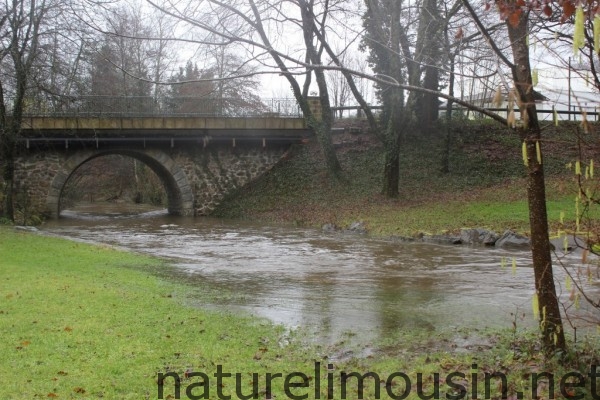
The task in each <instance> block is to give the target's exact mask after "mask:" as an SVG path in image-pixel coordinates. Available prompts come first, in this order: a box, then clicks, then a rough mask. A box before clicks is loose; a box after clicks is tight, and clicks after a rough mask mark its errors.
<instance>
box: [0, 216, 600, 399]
mask: <svg viewBox="0 0 600 400" xmlns="http://www.w3.org/2000/svg"><path fill="white" fill-rule="evenodd" d="M0 266H1V269H2V279H0V334H1V337H2V340H1V341H0V354H1V355H2V356H1V358H2V363H0V388H2V394H1V395H0V396H1V397H2V398H3V399H32V398H74V399H100V398H103V399H156V398H171V399H173V398H177V396H176V395H177V394H178V393H177V390H176V387H175V384H174V380H173V378H172V377H169V378H167V379H165V381H164V382H163V384H164V385H163V386H162V389H163V392H160V391H159V390H160V386H159V385H158V383H157V382H158V381H157V378H158V373H164V374H166V373H169V372H174V373H178V374H179V375H180V376H181V379H182V383H181V387H180V393H179V394H180V395H181V398H207V399H221V398H227V397H226V396H231V398H232V399H241V398H254V399H266V398H276V399H286V398H288V399H290V398H308V399H315V398H321V399H329V398H332V399H342V398H348V399H357V398H361V396H360V393H361V391H363V392H364V393H362V394H363V398H365V399H380V398H381V399H387V398H407V399H417V398H422V395H423V394H424V393H427V394H431V393H435V391H436V387H439V390H440V394H439V395H438V396H437V397H433V398H463V397H460V396H463V395H464V394H465V393H471V390H472V389H471V387H472V385H473V382H474V381H476V380H478V382H479V383H478V384H477V385H476V388H477V391H478V393H479V398H484V397H483V395H484V394H485V384H484V382H485V380H484V378H485V373H486V372H487V373H492V372H502V373H504V374H505V375H506V377H507V386H506V387H507V393H508V394H509V395H511V396H513V395H515V393H517V392H518V391H520V392H523V393H524V394H525V396H524V397H523V398H524V399H531V398H532V397H531V396H530V395H529V394H528V392H527V390H529V389H528V382H529V378H530V376H531V375H532V373H535V372H541V371H545V372H550V373H553V374H555V376H556V377H557V379H556V392H555V393H556V397H555V398H557V399H560V398H565V396H563V395H561V394H560V392H559V386H558V380H559V378H560V377H562V375H564V374H565V373H566V372H568V371H582V372H584V373H588V372H589V371H590V368H591V366H592V365H594V364H597V363H598V362H600V360H599V359H598V354H599V353H598V350H599V349H600V343H599V342H598V337H597V336H596V337H595V339H586V340H585V341H583V342H580V343H579V344H577V345H576V346H572V348H571V351H570V353H569V354H567V355H566V357H565V358H564V359H562V360H561V361H559V360H558V359H550V360H544V359H543V358H542V357H541V356H540V354H539V344H538V342H537V340H536V338H535V337H534V336H532V335H530V334H528V333H526V332H525V331H520V330H519V331H514V330H506V331H503V332H498V331H495V332H485V331H479V330H477V329H476V328H469V329H463V330H458V331H455V332H453V333H450V334H441V333H436V332H435V331H430V330H419V329H415V330H411V331H398V332H396V333H393V334H391V335H390V336H389V337H387V338H386V339H385V341H382V342H381V343H378V344H376V345H371V346H369V347H370V351H371V355H369V356H366V357H365V356H356V355H357V354H358V355H360V354H361V353H353V351H352V350H354V349H352V348H348V347H347V346H346V345H345V344H343V343H340V344H338V345H336V346H333V347H322V346H319V345H317V344H314V343H313V344H308V342H307V341H306V340H304V338H303V337H302V336H297V335H295V334H294V333H290V332H288V331H286V330H285V329H283V328H282V327H279V326H274V325H272V324H270V323H268V322H266V321H263V320H259V319H255V318H250V317H244V316H239V315H232V314H228V313H222V312H211V311H206V310H203V309H199V308H192V307H189V306H188V305H187V304H188V301H187V297H188V295H189V294H190V290H191V289H190V288H189V287H187V286H185V285H183V284H174V283H168V282H165V281H164V280H161V279H159V278H157V277H156V275H155V274H154V273H151V272H149V271H154V270H156V269H159V268H163V269H164V268H169V267H168V266H167V265H165V264H164V263H163V261H161V260H157V259H154V258H150V257H144V256H139V255H133V254H129V253H125V252H122V251H117V250H115V249H113V248H109V247H103V246H100V247H99V246H91V245H87V244H82V243H75V242H69V241H66V240H61V239H56V238H51V237H44V236H36V235H32V234H29V233H22V232H15V231H13V230H12V229H9V228H6V227H4V228H1V227H0ZM441 323H443V321H441ZM316 363H318V364H316ZM475 364H476V366H474V365H475ZM218 365H221V366H222V371H223V372H224V373H232V374H233V375H232V376H231V377H227V376H224V377H223V379H222V382H218V380H217V378H216V377H215V375H214V374H215V373H216V372H217V368H218ZM186 371H187V372H188V373H204V374H206V377H200V376H195V377H194V376H192V377H187V378H186V377H185V373H186ZM342 372H346V373H352V372H355V373H357V375H352V376H351V377H350V378H349V379H348V381H347V382H346V383H344V381H343V379H342V378H341V376H342V375H341V374H342ZM278 373H281V374H282V376H276V375H275V374H278ZM290 373H296V375H295V376H293V377H292V379H291V380H290V382H293V383H298V385H297V386H295V387H291V386H288V392H287V393H286V391H285V390H286V389H285V385H284V382H285V377H286V376H288V374H290ZM369 373H370V374H369ZM398 373H402V374H405V377H406V378H404V375H400V374H398ZM453 373H454V375H450V374H453ZM236 374H239V378H237V377H236ZM268 374H271V376H272V378H273V379H272V380H271V383H270V384H269V383H268V378H267V375H268ZM365 374H366V375H365ZM393 374H396V375H393ZM419 374H420V375H419ZM435 374H439V376H436V375H435ZM473 374H475V375H473ZM599 375H600V374H599ZM359 376H360V377H361V378H362V377H363V376H364V381H363V382H362V384H361V383H359V382H360V379H358V377H359ZM390 376H392V378H393V379H391V380H390V379H389V377H390ZM448 376H451V377H452V378H451V380H450V381H448V380H447V379H449V378H448ZM304 378H306V381H304ZM204 379H206V381H205V380H204ZM236 379H239V382H240V383H239V384H237V382H236ZM406 379H409V380H410V382H411V383H412V387H411V388H410V389H409V388H408V387H407V386H406V385H405V383H406V382H407V380H406ZM204 382H207V383H206V385H207V386H204ZM303 382H305V383H303ZM330 382H331V383H330ZM417 382H422V385H421V387H420V389H421V393H420V394H419V392H418V389H419V387H418V386H417ZM448 382H450V383H448ZM590 382H591V381H590V380H589V379H587V380H586V382H585V385H581V387H575V388H574V389H572V392H569V393H571V394H575V395H582V396H588V397H580V398H590V397H589V396H590V393H592V392H591V390H592V387H591V386H590ZM269 386H270V387H271V388H270V390H269V389H268V388H269ZM529 386H531V385H529ZM490 390H491V396H493V397H492V398H499V397H500V394H501V390H502V386H499V385H498V384H497V383H496V382H495V381H494V383H493V385H491V388H490ZM253 391H256V395H253V394H252V392H253ZM330 391H331V394H332V395H331V396H329V392H330ZM344 391H345V392H344ZM467 391H468V392H467ZM463 392H465V393H463ZM344 393H345V395H344ZM404 393H406V394H407V396H406V397H400V396H401V395H402V394H404ZM540 394H541V395H542V396H546V397H547V395H548V394H549V388H548V387H542V388H541V389H540ZM446 395H448V396H451V397H446ZM294 396H295V397H294ZM452 396H455V397H452ZM546 397H544V398H546ZM469 398H470V397H469ZM573 398H575V397H573Z"/></svg>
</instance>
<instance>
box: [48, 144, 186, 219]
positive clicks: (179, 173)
mask: <svg viewBox="0 0 600 400" xmlns="http://www.w3.org/2000/svg"><path fill="white" fill-rule="evenodd" d="M112 154H119V155H124V156H129V157H133V158H135V159H137V160H139V161H141V162H143V163H144V164H146V165H147V166H148V167H150V168H151V169H152V171H154V172H155V173H156V175H157V176H158V177H159V178H160V180H161V181H162V183H163V185H164V188H165V191H166V192H167V199H168V210H169V214H172V215H184V216H191V215H193V214H194V195H193V192H192V188H191V185H190V183H189V181H188V179H187V177H186V175H185V172H184V171H183V169H182V168H181V167H180V166H179V165H177V163H176V162H175V161H174V160H173V159H172V158H171V157H170V156H169V155H168V154H166V153H165V152H163V151H160V150H154V149H144V150H131V149H118V148H115V149H106V150H95V151H89V150H87V151H81V152H77V153H74V154H73V155H71V156H70V157H69V158H67V159H66V160H65V162H64V163H63V164H62V166H61V171H60V172H59V173H58V174H56V176H55V177H54V179H53V182H52V184H51V187H50V192H49V193H48V200H47V207H48V209H49V210H52V214H53V216H54V217H58V216H59V213H60V199H61V194H62V191H63V188H64V187H65V184H66V183H67V181H68V180H69V178H70V177H71V175H72V174H73V173H74V172H75V171H76V170H77V169H78V168H79V167H80V166H82V165H83V164H85V163H87V162H88V161H90V160H93V159H94V158H97V157H102V156H108V155H112Z"/></svg>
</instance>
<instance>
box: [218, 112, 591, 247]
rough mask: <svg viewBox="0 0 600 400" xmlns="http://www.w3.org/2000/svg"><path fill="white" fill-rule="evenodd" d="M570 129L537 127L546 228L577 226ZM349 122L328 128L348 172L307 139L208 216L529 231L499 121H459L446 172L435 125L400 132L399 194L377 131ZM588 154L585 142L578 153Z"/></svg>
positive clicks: (406, 229) (410, 232)
mask: <svg viewBox="0 0 600 400" xmlns="http://www.w3.org/2000/svg"><path fill="white" fill-rule="evenodd" d="M348 124H351V122H348ZM575 129H576V125H574V124H571V125H569V124H567V123H565V124H563V125H561V126H559V127H558V128H556V127H553V126H552V127H548V128H547V129H546V130H545V131H544V137H545V142H544V163H545V172H546V178H547V198H548V214H549V219H550V225H551V226H550V228H551V230H552V231H553V232H556V231H558V230H569V229H571V230H572V229H574V227H575V220H576V210H575V200H574V199H575V196H576V194H577V190H578V188H577V185H576V182H575V180H574V171H573V170H568V169H567V168H566V165H567V164H569V163H571V164H572V163H574V161H575V160H577V159H578V158H579V157H580V155H579V150H578V146H577V142H576V138H575V135H574V134H573V132H574V131H575ZM350 131H351V129H348V131H347V132H345V133H341V134H336V135H335V136H334V142H335V144H336V150H337V153H338V156H339V158H340V161H341V163H342V166H343V169H344V171H345V176H346V180H345V182H336V181H334V180H332V179H331V178H330V177H329V175H328V174H327V171H326V170H325V167H324V165H325V164H324V162H323V161H322V159H321V154H320V152H319V147H318V144H317V143H315V142H311V143H308V144H306V145H302V146H298V147H297V148H295V149H294V150H293V151H292V152H291V153H290V155H289V157H288V158H287V159H286V160H285V161H284V162H282V163H280V164H278V165H277V166H275V167H274V168H273V169H272V170H271V171H270V172H269V173H268V174H266V175H264V176H263V177H261V178H260V179H258V180H257V181H255V182H253V183H252V184H250V185H249V186H248V187H245V188H244V189H243V190H241V191H239V192H238V193H236V194H234V195H232V196H231V197H230V198H228V199H226V201H225V202H224V203H223V204H222V205H221V206H220V207H219V208H218V209H217V210H216V211H215V216H219V217H228V218H241V219H249V220H256V221H265V222H270V223H273V222H275V223H289V224H295V225H301V226H313V227H320V226H322V225H324V224H333V225H336V226H339V227H341V228H346V227H348V226H349V225H350V224H351V223H352V222H354V221H362V222H363V223H364V225H365V227H366V229H367V231H368V232H369V233H371V234H374V235H382V236H391V235H396V236H409V237H410V236H413V237H414V236H420V235H422V234H443V233H451V234H457V233H458V232H460V230H461V229H463V228H486V229H490V230H495V231H496V232H499V233H502V232H504V231H505V230H507V229H511V230H514V231H516V232H520V233H525V234H526V233H527V232H528V231H529V220H528V211H527V200H526V199H527V196H526V179H525V175H524V174H525V168H524V167H523V161H522V158H521V143H520V140H519V138H518V137H517V135H515V134H514V133H510V131H507V130H506V129H505V128H504V127H501V126H499V125H498V124H492V123H489V122H485V121H484V122H478V123H473V122H472V121H465V122H464V124H462V125H461V126H460V127H456V128H455V129H454V131H453V133H452V140H451V143H452V144H451V146H450V152H449V155H450V157H449V159H450V163H449V167H450V168H449V172H448V173H442V172H440V171H441V169H440V168H441V160H442V153H443V152H444V137H443V135H442V134H439V133H432V134H430V135H419V136H417V135H410V134H407V136H406V138H405V140H404V143H403V145H402V150H401V189H400V196H399V197H398V198H397V199H387V198H384V197H383V196H382V195H381V194H380V190H381V179H382V171H383V156H382V151H381V146H380V145H379V144H378V142H377V140H376V139H375V138H374V137H373V136H372V135H369V134H367V133H350ZM594 155H596V153H595V150H594V149H591V150H589V151H586V152H585V153H584V154H582V157H584V159H587V158H588V157H592V156H594ZM561 216H562V218H561Z"/></svg>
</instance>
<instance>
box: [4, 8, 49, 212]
mask: <svg viewBox="0 0 600 400" xmlns="http://www.w3.org/2000/svg"><path fill="white" fill-rule="evenodd" d="M1 7H2V8H3V10H2V14H3V15H2V16H1V17H0V40H1V42H0V46H1V47H0V64H1V66H2V79H0V156H1V158H2V177H3V180H4V187H3V192H4V202H3V210H2V213H3V216H4V217H5V218H8V219H10V220H14V204H13V195H14V189H15V182H14V172H15V155H16V147H17V138H18V136H19V134H20V131H21V122H22V117H23V111H24V108H25V99H26V96H27V92H28V89H29V84H30V78H31V74H32V70H33V65H34V62H35V60H36V58H37V57H39V46H40V41H41V37H42V35H43V33H44V31H43V23H44V22H46V19H47V18H49V17H51V16H52V13H53V12H54V11H55V9H53V8H54V7H56V5H55V4H52V3H51V2H47V1H46V0H42V1H36V0H6V1H4V2H3V4H2V5H1Z"/></svg>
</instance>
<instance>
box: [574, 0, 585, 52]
mask: <svg viewBox="0 0 600 400" xmlns="http://www.w3.org/2000/svg"><path fill="white" fill-rule="evenodd" d="M584 22H585V14H584V13H583V7H581V6H578V7H577V11H575V31H574V32H573V52H574V53H575V54H577V53H579V49H580V48H582V47H583V46H584V45H585V34H584Z"/></svg>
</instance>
